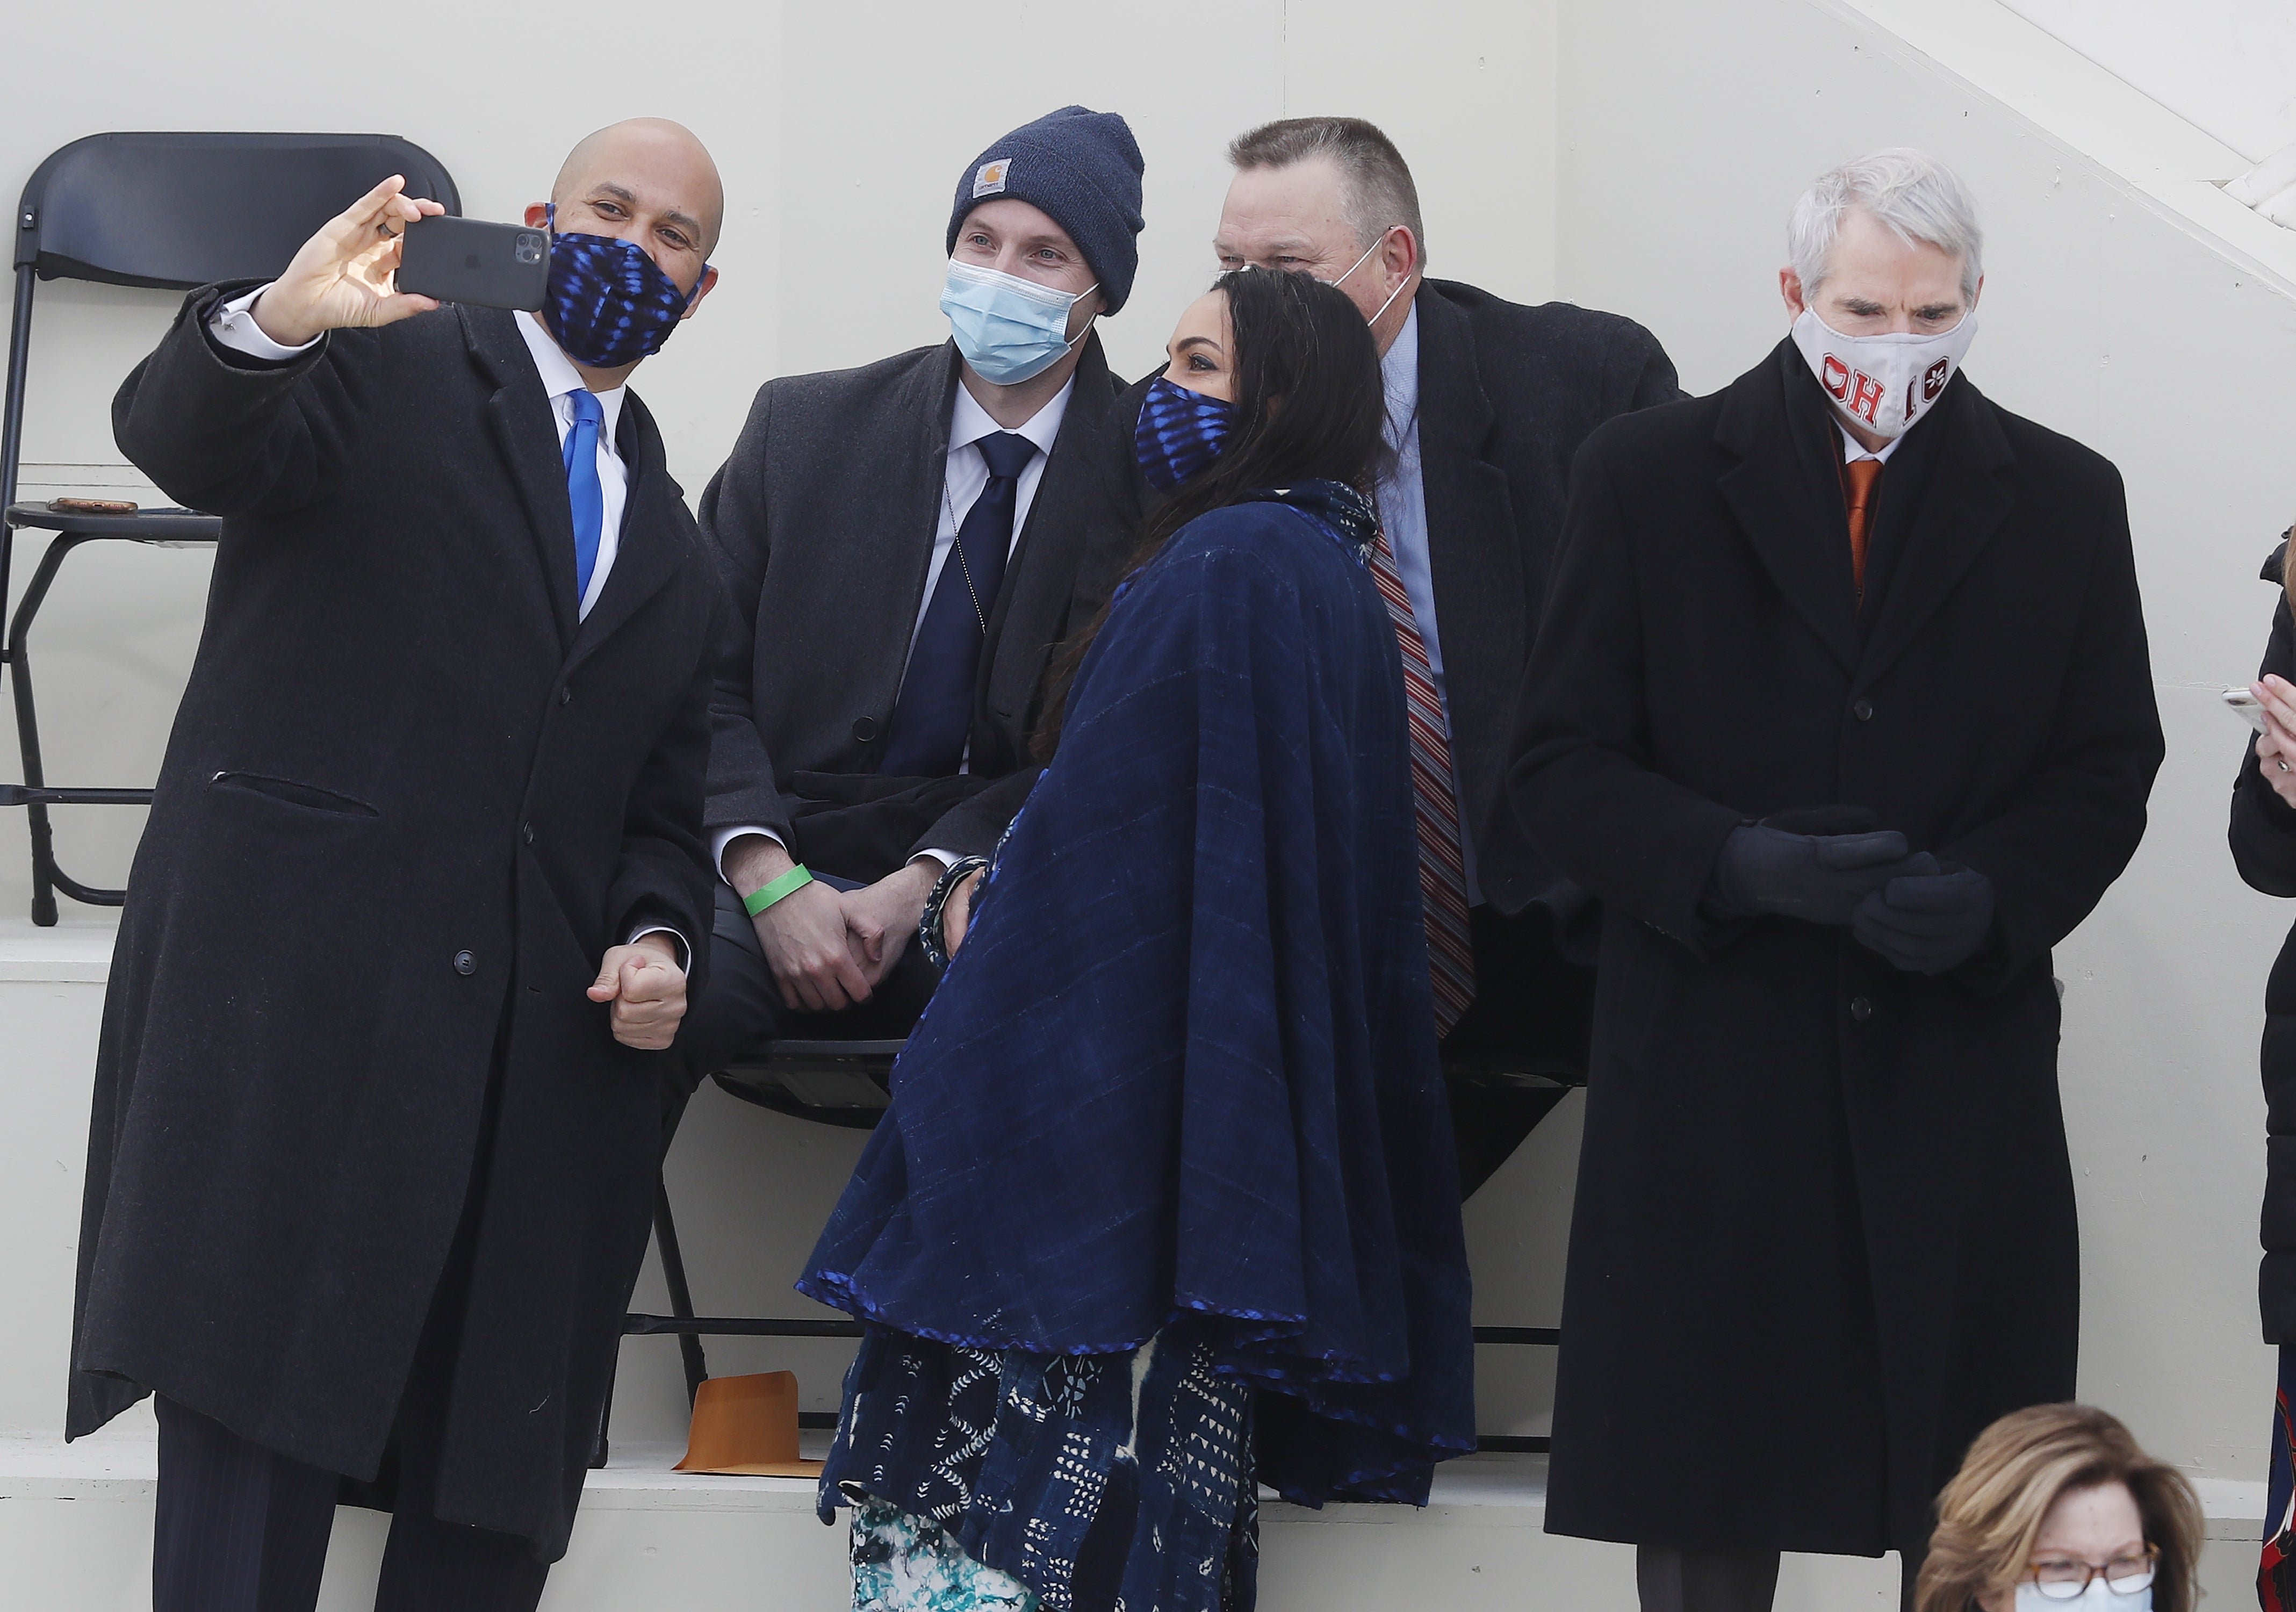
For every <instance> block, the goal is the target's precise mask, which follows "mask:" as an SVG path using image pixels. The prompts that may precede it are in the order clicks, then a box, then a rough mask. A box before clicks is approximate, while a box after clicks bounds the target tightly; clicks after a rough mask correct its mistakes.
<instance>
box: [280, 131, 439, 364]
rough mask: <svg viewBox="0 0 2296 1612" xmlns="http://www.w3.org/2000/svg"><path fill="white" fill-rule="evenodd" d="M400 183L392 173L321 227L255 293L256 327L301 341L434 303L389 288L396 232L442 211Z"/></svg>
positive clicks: (393, 319) (387, 320)
mask: <svg viewBox="0 0 2296 1612" xmlns="http://www.w3.org/2000/svg"><path fill="white" fill-rule="evenodd" d="M405 190H406V177H405V176H403V175H399V174H393V175H392V176H390V177H389V178H388V179H386V180H384V181H383V182H382V183H381V184H378V185H376V186H375V187H374V188H373V190H371V191H369V192H367V193H366V194H365V195H364V196H361V197H360V198H359V199H358V200H357V201H354V202H352V203H351V204H350V206H348V207H347V208H345V209H343V210H342V211H341V212H340V213H337V214H336V215H335V216H334V217H332V218H330V219H328V220H327V222H326V223H325V224H324V225H321V226H320V229H319V233H317V234H316V235H314V236H312V237H311V238H310V239H309V240H308V241H305V242H304V243H303V246H302V250H299V251H298V252H297V253H296V254H295V260H294V261H293V262H292V263H290V264H289V265H288V266H287V272H286V273H284V274H281V275H280V276H279V278H278V279H277V280H275V281H274V282H272V283H271V286H270V287H269V289H267V290H265V292H264V293H263V295H262V296H261V297H259V298H258V299H256V303H255V307H254V308H253V310H252V312H253V314H254V315H255V323H256V325H257V327H258V329H260V330H261V331H263V333H264V334H265V335H266V336H268V337H270V338H271V340H274V341H275V342H277V343H278V344H279V345H280V346H282V347H301V346H303V345H304V344H305V343H306V342H308V341H310V340H312V339H313V338H315V337H316V336H318V335H319V334H320V333H321V332H322V331H339V330H358V329H365V328H369V327H372V326H374V325H380V324H393V323H397V322H398V321H399V320H401V319H406V318H409V317H411V316H413V315H416V314H427V313H429V312H430V310H431V309H432V308H434V307H438V306H439V304H438V303H437V302H436V301H434V300H433V299H430V298H429V297H418V296H415V295H414V293H412V292H409V291H400V290H393V289H392V285H393V282H392V279H391V276H392V275H393V274H396V273H398V250H399V237H400V235H401V234H402V233H404V232H405V230H406V226H407V225H410V224H412V223H414V221H415V220H416V219H417V218H429V217H436V216H437V215H439V214H440V213H443V212H445V211H446V210H447V209H445V208H443V207H441V206H439V203H437V202H435V201H423V200H415V199H414V198H411V197H408V196H406V195H404V194H402V193H401V192H404V191H405Z"/></svg>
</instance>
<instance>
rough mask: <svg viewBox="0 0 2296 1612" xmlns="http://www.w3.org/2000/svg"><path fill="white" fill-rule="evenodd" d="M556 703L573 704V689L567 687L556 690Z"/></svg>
mask: <svg viewBox="0 0 2296 1612" xmlns="http://www.w3.org/2000/svg"><path fill="white" fill-rule="evenodd" d="M558 703H559V704H561V705H571V704H573V703H574V691H573V690H572V689H569V688H562V689H560V690H559V691H558Z"/></svg>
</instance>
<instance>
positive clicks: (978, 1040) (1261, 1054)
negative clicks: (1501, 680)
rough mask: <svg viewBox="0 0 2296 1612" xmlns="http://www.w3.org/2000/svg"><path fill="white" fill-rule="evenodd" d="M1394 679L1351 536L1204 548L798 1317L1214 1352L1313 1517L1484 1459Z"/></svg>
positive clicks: (1036, 801) (949, 985) (1109, 698)
mask: <svg viewBox="0 0 2296 1612" xmlns="http://www.w3.org/2000/svg"><path fill="white" fill-rule="evenodd" d="M1418 870H1419V863H1418V833H1417V828H1416V822H1415V816H1414V811H1413V804H1412V796H1411V783H1410V758H1409V751H1408V744H1407V741H1406V728H1405V716H1404V696H1403V683H1402V673H1401V669H1400V667H1399V664H1398V659H1397V654H1396V648H1395V638H1394V632H1393V629H1392V627H1391V626H1390V623H1389V619H1388V616H1387V611H1386V609H1385V607H1384V606H1383V605H1382V603H1381V601H1380V598H1379V595H1378V593H1377V591H1376V588H1375V587H1374V584H1373V582H1372V580H1371V577H1370V576H1369V574H1368V572H1367V571H1366V570H1365V568H1364V567H1363V565H1362V563H1361V562H1360V560H1359V558H1358V556H1357V553H1356V552H1354V551H1353V549H1352V548H1351V547H1349V545H1348V544H1346V543H1345V542H1344V541H1343V540H1341V538H1339V537H1338V536H1337V534H1336V532H1335V530H1334V528H1333V526H1330V525H1327V524H1325V523H1324V521H1323V520H1317V519H1316V518H1314V517H1313V516H1311V515H1308V514H1307V513H1303V512H1302V511H1300V510H1299V509H1295V508H1292V507H1288V506H1287V505H1285V504H1283V503H1244V504H1239V505H1235V506H1233V507H1230V508H1226V509H1223V510H1219V511H1214V512H1213V513H1211V514H1209V515H1206V516H1204V517H1202V518H1201V519H1200V520H1195V521H1193V522H1191V523H1190V524H1189V525H1188V526H1187V527H1186V528H1184V529H1183V530H1182V531H1181V532H1180V533H1179V535H1178V536H1176V537H1175V538H1174V539H1173V540H1172V542H1171V543H1170V544H1169V545H1168V546H1167V547H1166V549H1165V551H1164V552H1163V553H1162V554H1160V556H1159V557H1158V558H1157V559H1156V560H1155V561H1153V562H1152V564H1150V565H1149V566H1148V567H1147V568H1145V569H1144V570H1143V571H1141V572H1140V574H1139V575H1138V576H1137V577H1136V578H1135V579H1134V580H1133V581H1132V582H1131V584H1130V585H1128V587H1127V588H1126V589H1125V590H1124V592H1123V593H1121V594H1120V595H1119V599H1118V601H1117V603H1116V605H1115V607H1114V609H1113V610H1111V612H1110V615H1109V618H1108V620H1107V622H1106V624H1105V626H1103V630H1102V632H1101V634H1100V636H1099V638H1098V640H1097V642H1095V644H1094V646H1093V649H1092V651H1091V653H1090V654H1089V656H1088V657H1087V659H1086V661H1085V664H1084V666H1083V667H1082V669H1081V671H1080V672H1079V674H1078V678H1077V681H1076V684H1075V687H1074V689H1073V691H1072V693H1071V697H1070V707H1069V713H1068V719H1067V722H1066V724H1065V728H1064V731H1063V733H1062V742H1061V748H1060V752H1059V755H1058V757H1056V759H1055V760H1054V762H1053V764H1052V765H1051V766H1050V767H1049V768H1048V769H1047V770H1046V773H1045V774H1044V776H1043V778H1042V779H1041V780H1040V781H1038V783H1037V787H1036V789H1035V791H1034V792H1033V793H1032V794H1031V795H1030V796H1029V801H1028V804H1027V806H1025V807H1024V808H1023V809H1022V811H1021V814H1020V816H1019V817H1018V818H1017V819H1016V820H1015V822H1014V823H1013V828H1012V831H1011V833H1010V835H1009V836H1008V837H1007V839H1006V841H1005V846H1004V847H1003V849H1002V851H1001V852H1000V854H999V856H998V860H997V865H996V869H995V871H994V872H993V874H992V875H991V881H990V888H988V890H987V891H986V892H985V893H984V895H983V898H982V903H981V909H980V921H979V922H978V924H977V925H976V926H975V927H974V929H973V931H972V934H971V935H970V936H969V937H967V939H966V941H965V944H964V947H963V948H962V950H960V951H959V952H958V953H957V956H956V958H955V962H954V964H953V966H952V967H951V969H950V971H949V973H948V976H947V978H946V979H945V980H944V981H943V983H942V985H941V986H940V989H939V993H938V994H936V995H935V997H934V999H933V1002H932V1005H931V1008H930V1010H929V1011H927V1012H926V1014H925V1017H924V1018H923V1019H922V1021H921V1022H920V1023H919V1024H918V1026H917V1028H916V1031H915V1033H914V1035H912V1037H911V1038H910V1041H909V1044H908V1049H907V1051H906V1053H905V1054H904V1055H903V1057H902V1059H901V1060H900V1063H899V1066H898V1068H897V1069H896V1070H895V1072H894V1076H893V1085H892V1093H893V1101H892V1107H891V1109H890V1110H889V1111H888V1113H887V1114H886V1116H885V1118H884V1120H883V1123H882V1124H881V1125H879V1127H878V1129H877V1131H876V1133H874V1134H873V1136H872V1137H871V1139H870V1141H869V1145H868V1148H867V1150H866V1151H865V1153H864V1154H863V1156H862V1158H861V1162H860V1165H859V1166H858V1168H857V1170H856V1171H855V1173H854V1176H853V1180H852V1182H851V1183H850V1184H849V1186H848V1187H847V1188H846V1191H845V1195H844V1198H843V1199H842V1200H841V1201H840V1203H839V1205H838V1207H837V1210H836V1213H835V1214H834V1215H832V1218H831V1220H830V1222H829V1224H828V1226H827V1228H826V1229H825V1230H824V1232H822V1236H821V1240H820V1243H819V1245H818V1246H817V1247H816V1248H815V1250H814V1254H813V1257H812V1259H811V1261H810V1262H809V1264H808V1267H807V1271H806V1274H805V1276H804V1277H803V1279H802V1280H801V1281H799V1283H798V1287H799V1290H800V1291H801V1292H804V1293H806V1294H808V1296H810V1297H815V1298H817V1299H819V1300H821V1301H822V1302H823V1303H824V1304H829V1305H835V1306H837V1307H838V1308H840V1309H843V1310H846V1311H849V1312H850V1313H853V1314H855V1315H857V1316H859V1317H861V1318H863V1319H865V1320H866V1321H869V1322H875V1323H878V1324H879V1325H881V1326H883V1327H886V1328H890V1329H893V1330H898V1331H901V1332H906V1333H910V1334H913V1335H915V1336H918V1337H922V1338H932V1339H939V1340H940V1341H942V1342H944V1343H955V1344H963V1345H966V1346H972V1347H976V1348H988V1349H999V1350H1021V1351H1024V1352H1028V1353H1031V1354H1112V1353H1116V1352H1119V1351H1123V1350H1127V1349H1130V1348H1133V1347H1135V1346H1138V1345H1140V1344H1142V1343H1144V1341H1146V1340H1147V1339H1148V1338H1151V1337H1152V1336H1153V1335H1154V1334H1155V1333H1157V1332H1158V1330H1160V1329H1161V1328H1163V1327H1164V1326H1165V1325H1166V1324H1167V1323H1168V1322H1171V1321H1172V1320H1174V1319H1175V1318H1176V1317H1178V1316H1181V1315H1183V1314H1185V1313H1191V1312H1193V1313H1196V1314H1198V1315H1201V1316H1202V1317H1205V1318H1207V1320H1208V1321H1209V1322H1210V1324H1211V1326H1212V1328H1213V1332H1214V1337H1215V1340H1216V1343H1215V1347H1216V1351H1217V1355H1218V1365H1219V1369H1220V1370H1221V1371H1224V1372H1226V1373H1229V1374H1232V1375H1234V1376H1236V1377H1239V1378H1242V1379H1246V1380H1248V1381H1250V1382H1251V1383H1252V1384H1254V1385H1255V1386H1256V1387H1258V1388H1259V1390H1260V1392H1259V1395H1258V1400H1257V1403H1256V1406H1255V1409H1254V1411H1253V1420H1254V1428H1255V1442H1256V1452H1257V1461H1258V1467H1259V1472H1258V1476H1259V1480H1260V1481H1261V1482H1264V1483H1267V1484H1268V1485H1272V1486H1274V1487H1275V1488H1276V1489H1277V1490H1279V1491H1280V1492H1281V1493H1283V1494H1284V1495H1285V1496H1286V1497H1287V1498H1289V1499H1294V1500H1299V1501H1303V1502H1308V1503H1311V1504H1313V1503H1320V1502H1322V1501H1324V1500H1325V1499H1330V1498H1334V1497H1337V1498H1348V1499H1383V1500H1407V1501H1411V1502H1417V1503H1423V1502H1424V1501H1425V1498H1426V1493H1427V1484H1428V1480H1429V1477H1430V1475H1431V1469H1432V1467H1433V1463H1434V1462H1436V1461H1439V1460H1442V1459H1444V1458H1446V1457H1447V1456H1450V1455H1455V1454H1458V1453H1461V1452H1464V1451H1467V1450H1470V1449H1472V1447H1473V1444H1474V1395H1473V1358H1472V1356H1473V1349H1472V1338H1471V1333H1470V1330H1469V1322H1468V1283H1467V1269H1466V1256H1465V1249H1464V1244H1463V1240H1462V1237H1461V1232H1460V1224H1459V1198H1458V1186H1457V1177H1456V1166H1455V1163H1454V1160H1453V1157H1452V1142H1451V1133H1450V1128H1449V1120H1448V1117H1447V1109H1446V1104H1445V1099H1444V1092H1443V1085H1442V1079H1441V1075H1440V1071H1439V1068H1438V1066H1437V1063H1436V1056H1435V1035H1434V1028H1433V1020H1432V1011H1431V1006H1430V1001H1429V994H1428V984H1427V958H1426V947H1425V937H1424V933H1423V929H1422V927H1421V918H1420V904H1419V871H1418Z"/></svg>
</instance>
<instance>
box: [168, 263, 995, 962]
mask: <svg viewBox="0 0 2296 1612" xmlns="http://www.w3.org/2000/svg"><path fill="white" fill-rule="evenodd" d="M270 289H271V287H270V286H269V285H259V286H258V287H256V288H255V290H251V291H250V292H248V293H247V294H246V295H245V296H243V297H234V298H233V299H231V300H230V301H228V302H226V303H225V304H224V305H223V306H222V307H218V308H217V309H216V311H215V312H214V313H212V314H210V315H208V334H209V335H210V336H212V337H214V338H215V339H216V340H217V342H218V343H220V344H221V345H222V346H225V347H227V348H231V350H232V351H234V353H244V354H246V355H247V356H249V357H250V358H260V359H262V360H264V361H265V362H266V363H270V364H285V363H287V362H289V361H290V360H291V359H295V358H299V357H301V356H303V355H304V354H305V353H307V352H309V351H310V350H311V349H312V348H314V347H316V346H317V345H318V344H319V341H320V340H321V339H320V338H319V337H317V336H314V337H312V338H311V340H308V341H307V342H305V343H304V344H303V345H302V346H300V347H284V346H282V345H281V344H280V343H278V342H276V341H274V340H272V339H271V338H270V337H268V336H266V335H265V334H264V333H263V327H262V326H261V325H259V324H258V323H255V315H254V314H253V313H251V312H250V309H252V308H253V307H255V299H257V298H258V297H260V296H262V295H263V293H264V292H266V291H267V290H270ZM517 317H518V333H519V334H520V335H521V336H523V337H524V338H526V350H527V351H528V352H529V354H531V355H532V356H533V358H534V368H535V372H536V373H537V374H539V375H540V376H541V377H542V389H543V390H544V391H545V393H547V394H548V395H549V397H550V414H551V418H552V419H553V421H555V422H556V423H557V426H558V451H559V455H560V457H561V458H563V457H564V456H565V452H566V433H567V432H569V431H570V430H573V429H574V400H573V398H572V397H571V396H570V394H572V393H574V392H576V391H578V390H580V389H581V388H582V372H580V371H579V370H578V369H576V368H575V367H574V361H573V360H572V359H570V358H569V357H568V356H566V355H565V354H564V353H563V352H562V351H561V350H560V349H559V346H558V343H557V342H556V341H555V340H552V338H551V334H550V332H549V331H546V330H545V329H544V328H543V326H542V321H541V320H539V319H537V318H536V317H535V316H534V315H532V314H527V313H521V314H520V315H518V316H517ZM627 390H628V389H627V388H626V387H619V386H618V387H616V388H614V389H612V390H611V391H606V392H600V393H598V394H597V398H598V406H599V407H600V409H601V410H603V412H604V414H605V420H604V421H603V423H602V424H600V426H599V427H598V491H599V492H600V494H601V495H603V503H604V506H605V519H604V520H603V521H601V522H600V523H599V528H598V559H597V562H596V563H595V564H594V566H592V567H591V569H590V585H589V587H588V588H587V589H586V591H585V592H584V593H583V594H582V598H581V601H580V602H579V604H578V607H577V610H576V613H577V615H578V616H587V615H588V614H589V613H590V607H591V606H592V605H594V604H595V603H597V602H598V595H599V593H601V592H603V590H604V588H605V585H606V573H607V572H609V571H611V570H612V569H614V556H615V555H617V554H619V552H621V547H622V506H623V505H624V504H625V503H627V502H628V499H629V487H630V478H629V471H628V469H627V467H626V466H625V465H624V464H623V463H622V455H621V451H620V450H619V448H618V447H616V446H615V445H614V432H615V430H616V429H617V428H618V427H619V426H620V424H621V421H622V398H623V397H624V396H625V394H626V393H627ZM974 457H976V458H977V457H979V455H978V454H975V455H974ZM569 558H571V556H569ZM648 935H667V936H668V937H670V938H671V939H672V940H674V941H676V943H677V956H678V963H679V966H680V967H684V966H685V964H686V962H687V961H688V960H689V959H690V958H691V957H692V955H693V951H692V948H691V947H689V946H688V945H686V942H685V936H683V935H681V934H679V933H678V932H677V931H676V929H666V928H662V927H660V926H659V925H657V926H655V927H654V928H652V929H639V930H637V931H636V932H635V933H634V934H632V935H631V937H630V939H631V940H632V941H633V942H635V941H638V940H642V939H644V937H646V936H648Z"/></svg>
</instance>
